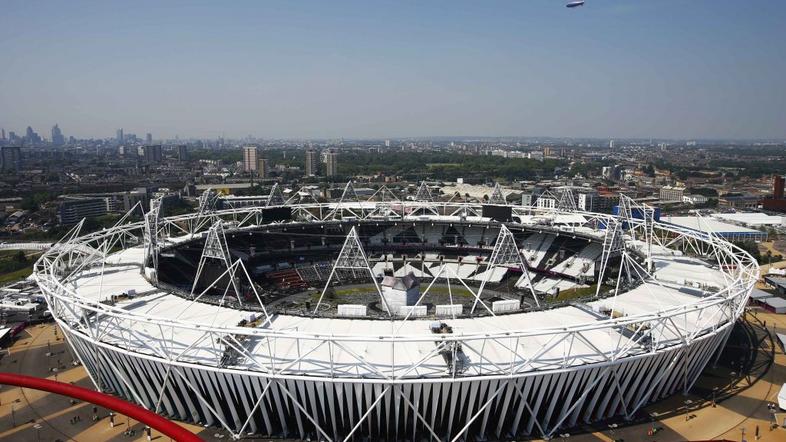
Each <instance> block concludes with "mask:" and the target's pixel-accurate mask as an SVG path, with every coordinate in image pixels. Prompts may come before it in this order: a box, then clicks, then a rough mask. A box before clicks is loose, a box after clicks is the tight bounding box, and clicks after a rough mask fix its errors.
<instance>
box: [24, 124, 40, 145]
mask: <svg viewBox="0 0 786 442" xmlns="http://www.w3.org/2000/svg"><path fill="white" fill-rule="evenodd" d="M25 141H27V142H28V143H40V142H41V137H40V136H39V135H38V134H37V133H36V132H35V131H34V130H33V128H32V127H30V126H27V131H26V132H25Z"/></svg>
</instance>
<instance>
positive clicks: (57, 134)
mask: <svg viewBox="0 0 786 442" xmlns="http://www.w3.org/2000/svg"><path fill="white" fill-rule="evenodd" d="M52 144H53V145H55V146H62V145H63V144H65V137H64V136H63V132H61V131H60V127H58V126H57V124H55V125H54V127H52Z"/></svg>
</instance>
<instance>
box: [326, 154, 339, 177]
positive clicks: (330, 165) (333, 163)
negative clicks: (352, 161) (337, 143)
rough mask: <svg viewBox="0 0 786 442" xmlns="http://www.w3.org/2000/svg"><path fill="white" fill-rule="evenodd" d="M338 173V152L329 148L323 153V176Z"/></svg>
mask: <svg viewBox="0 0 786 442" xmlns="http://www.w3.org/2000/svg"><path fill="white" fill-rule="evenodd" d="M335 175H338V152H336V151H333V150H329V151H328V152H327V154H326V155H325V176H335Z"/></svg>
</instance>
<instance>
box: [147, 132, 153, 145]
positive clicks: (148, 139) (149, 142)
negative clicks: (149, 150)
mask: <svg viewBox="0 0 786 442" xmlns="http://www.w3.org/2000/svg"><path fill="white" fill-rule="evenodd" d="M145 143H147V144H153V134H151V133H150V132H148V133H147V135H145Z"/></svg>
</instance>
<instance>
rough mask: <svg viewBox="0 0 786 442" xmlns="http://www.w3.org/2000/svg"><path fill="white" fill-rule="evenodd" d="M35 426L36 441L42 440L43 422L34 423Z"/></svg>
mask: <svg viewBox="0 0 786 442" xmlns="http://www.w3.org/2000/svg"><path fill="white" fill-rule="evenodd" d="M33 428H35V440H36V442H41V424H38V423H37V424H35V425H33Z"/></svg>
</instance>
